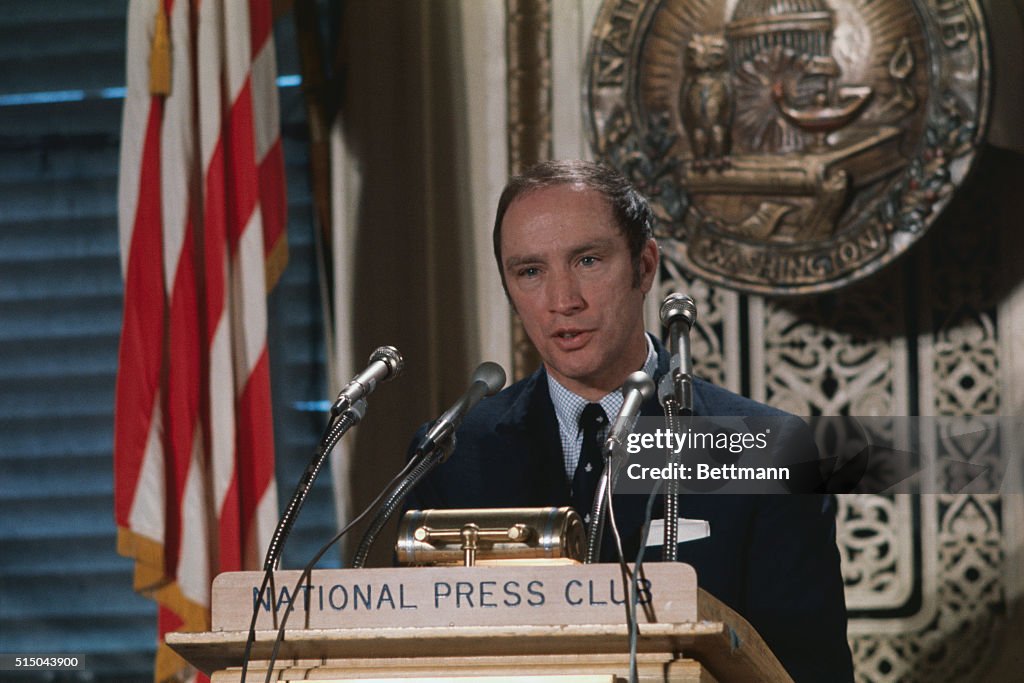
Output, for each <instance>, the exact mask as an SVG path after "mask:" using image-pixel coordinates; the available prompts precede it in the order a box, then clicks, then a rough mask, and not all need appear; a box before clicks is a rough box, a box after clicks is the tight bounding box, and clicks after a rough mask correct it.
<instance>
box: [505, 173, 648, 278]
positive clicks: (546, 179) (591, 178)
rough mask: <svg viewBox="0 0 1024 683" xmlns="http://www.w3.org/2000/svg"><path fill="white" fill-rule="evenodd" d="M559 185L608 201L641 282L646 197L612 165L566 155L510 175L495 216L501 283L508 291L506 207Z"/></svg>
mask: <svg viewBox="0 0 1024 683" xmlns="http://www.w3.org/2000/svg"><path fill="white" fill-rule="evenodd" d="M560 185H580V186H582V187H584V188H586V189H588V190H594V191H595V192H597V193H599V194H600V195H601V196H602V197H604V198H605V200H606V201H607V202H608V206H609V207H610V208H611V210H612V216H613V217H614V218H615V223H616V224H617V225H618V226H619V230H621V231H622V234H623V235H625V236H626V243H627V244H628V245H629V255H630V257H631V258H632V261H633V286H634V287H639V286H640V279H641V273H640V254H641V253H642V252H643V249H644V245H646V244H647V240H649V239H651V236H652V235H653V234H654V231H653V223H654V214H653V212H652V211H651V206H650V204H648V202H647V199H646V198H645V197H644V196H643V195H642V194H640V193H639V192H638V191H637V189H636V188H635V187H633V185H632V183H630V182H629V180H628V179H627V178H626V176H624V175H622V174H621V173H619V172H618V171H617V170H615V169H614V168H612V167H610V166H607V165H605V164H601V163H598V162H594V161H584V160H581V159H568V160H556V161H542V162H540V163H539V164H535V165H533V166H531V167H530V168H528V169H526V170H525V171H523V172H522V173H520V174H519V175H516V176H513V177H512V178H511V179H510V180H509V181H508V184H507V185H506V186H505V189H504V190H503V191H502V193H501V198H500V199H499V200H498V210H497V213H496V214H495V216H494V231H493V233H492V238H493V240H494V258H495V260H496V261H497V262H498V273H499V274H500V275H501V286H502V287H504V289H505V295H506V296H507V295H508V283H506V282H505V268H504V266H503V265H502V263H501V224H502V222H503V221H504V220H505V213H506V212H507V211H508V207H510V206H512V203H513V202H514V201H515V200H517V199H519V198H520V197H522V196H524V195H527V194H529V193H531V192H535V191H537V190H542V189H545V188H549V187H557V186H560Z"/></svg>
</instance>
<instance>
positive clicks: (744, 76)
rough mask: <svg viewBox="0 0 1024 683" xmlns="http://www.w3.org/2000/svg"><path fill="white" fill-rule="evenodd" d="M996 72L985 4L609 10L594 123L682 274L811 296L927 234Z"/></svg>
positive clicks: (719, 3) (658, 1)
mask: <svg viewBox="0 0 1024 683" xmlns="http://www.w3.org/2000/svg"><path fill="white" fill-rule="evenodd" d="M989 72H990V67H989V53H988V38H987V33H986V29H985V25H984V21H983V18H982V15H981V12H980V10H979V7H978V2H977V0H650V1H649V2H644V1H643V0H605V2H604V4H603V5H602V7H601V10H600V12H599V14H598V19H597V22H596V25H595V27H594V31H593V36H592V41H591V46H590V52H589V56H588V64H587V73H586V82H585V87H584V111H585V112H586V118H587V127H588V134H589V136H590V143H591V145H592V148H593V149H594V151H595V153H596V154H597V155H598V156H599V157H601V158H604V159H606V160H608V161H609V162H610V163H612V164H614V165H615V166H617V167H618V168H619V169H621V170H622V171H623V172H625V173H626V174H627V175H628V176H629V177H630V178H632V179H633V181H634V182H635V183H636V184H637V185H638V186H639V187H641V188H642V189H643V190H644V191H645V192H646V193H647V194H648V196H650V197H651V199H652V200H653V201H654V204H655V210H656V212H657V214H658V216H659V218H660V225H659V228H658V237H659V238H660V240H661V243H662V249H663V253H664V254H665V256H666V257H667V258H670V259H673V260H674V261H676V262H678V263H679V265H680V266H682V267H683V268H686V269H687V270H689V271H691V272H693V273H695V274H697V275H700V276H702V277H705V278H707V279H708V280H711V281H713V282H717V283H719V284H722V285H725V286H728V287H732V288H735V289H740V290H744V291H749V292H757V293H765V294H803V293H809V292H820V291H825V290H830V289H834V288H837V287H841V286H843V285H845V284H847V283H849V282H851V281H853V280H856V279H859V278H862V277H864V276H866V275H868V274H870V273H872V272H874V271H876V270H878V269H879V268H881V267H882V266H884V265H886V264H887V263H889V262H890V261H892V260H893V259H894V258H895V257H896V256H898V255H899V254H901V253H903V252H904V251H905V250H906V249H907V248H908V247H909V246H910V245H911V244H913V242H914V241H915V240H916V239H918V238H919V237H920V236H921V235H922V234H923V233H924V232H925V231H926V230H927V229H928V227H929V226H930V225H931V223H932V222H933V221H934V220H935V218H936V216H938V215H939V213H940V212H941V211H942V209H943V208H944V207H945V206H946V204H947V203H948V202H949V199H950V197H951V195H952V193H953V192H954V190H955V189H956V188H957V187H958V186H959V184H960V183H961V182H962V181H963V179H964V177H965V176H966V175H967V172H968V170H969V169H970V166H971V164H972V162H973V160H974V156H975V152H976V149H977V145H978V143H979V142H980V141H981V139H982V137H983V134H984V128H985V124H986V120H987V113H988V102H989V80H990V78H989Z"/></svg>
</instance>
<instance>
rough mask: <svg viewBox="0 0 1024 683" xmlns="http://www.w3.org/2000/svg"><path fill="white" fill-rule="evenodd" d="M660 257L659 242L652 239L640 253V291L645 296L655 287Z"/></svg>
mask: <svg viewBox="0 0 1024 683" xmlns="http://www.w3.org/2000/svg"><path fill="white" fill-rule="evenodd" d="M660 257H661V250H660V249H659V247H658V242H657V241H656V240H655V239H654V238H653V237H652V238H651V239H649V240H647V243H646V244H645V245H644V248H643V249H642V250H641V251H640V291H642V292H643V293H644V294H647V292H649V291H651V287H653V286H654V276H655V275H656V274H657V273H658V263H659V262H660Z"/></svg>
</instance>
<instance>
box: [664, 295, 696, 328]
mask: <svg viewBox="0 0 1024 683" xmlns="http://www.w3.org/2000/svg"><path fill="white" fill-rule="evenodd" d="M660 314H661V324H662V325H665V326H668V325H671V324H672V323H673V322H675V321H676V320H678V319H679V318H680V317H682V318H683V320H685V321H686V324H687V326H688V327H693V324H694V323H695V322H697V304H696V303H695V302H694V300H693V297H691V296H689V295H687V294H680V293H679V292H672V293H671V294H669V295H668V296H666V297H665V300H664V301H662V302H661V311H660Z"/></svg>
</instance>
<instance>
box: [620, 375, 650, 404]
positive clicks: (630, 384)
mask: <svg viewBox="0 0 1024 683" xmlns="http://www.w3.org/2000/svg"><path fill="white" fill-rule="evenodd" d="M634 389H635V390H636V391H639V392H640V396H641V397H642V398H643V400H645V401H646V400H647V399H649V398H650V397H651V396H654V380H653V379H651V376H650V375H648V374H647V373H646V372H644V371H643V370H637V371H636V372H634V373H633V374H631V375H630V376H629V377H627V378H626V381H625V382H623V383H622V395H623V396H626V394H628V393H629V392H630V391H633V390H634Z"/></svg>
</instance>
